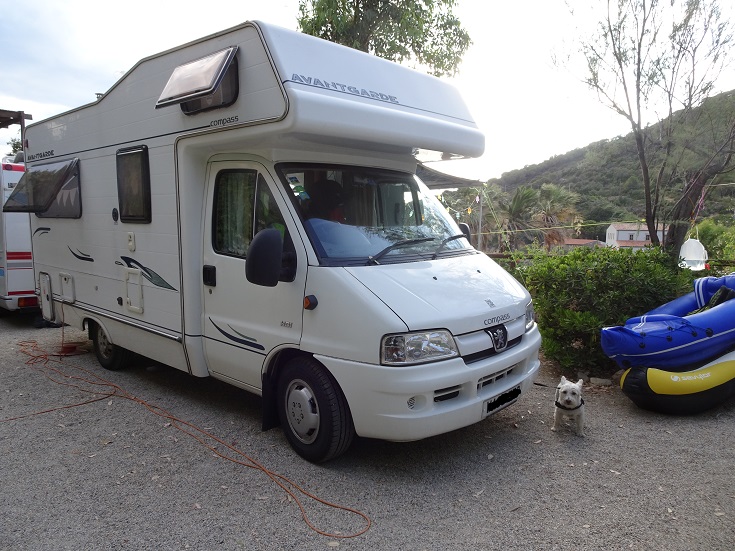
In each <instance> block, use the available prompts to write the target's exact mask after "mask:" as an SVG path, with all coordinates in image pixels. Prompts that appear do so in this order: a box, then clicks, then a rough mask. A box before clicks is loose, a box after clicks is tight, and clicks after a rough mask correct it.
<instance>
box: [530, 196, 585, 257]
mask: <svg viewBox="0 0 735 551" xmlns="http://www.w3.org/2000/svg"><path fill="white" fill-rule="evenodd" d="M578 200H579V194H577V193H575V192H574V191H570V190H567V189H564V188H563V187H560V186H557V185H555V184H542V185H541V189H540V190H539V192H538V203H537V205H536V212H535V214H534V216H533V219H534V221H535V222H536V223H537V224H538V227H539V228H540V230H541V232H542V233H543V235H544V246H545V247H546V250H547V251H548V250H551V248H552V247H554V246H558V245H563V244H564V238H565V237H566V236H567V235H568V234H569V231H568V230H566V229H564V228H563V226H565V225H569V224H571V223H572V222H573V220H574V218H575V216H576V215H577V211H576V209H575V205H576V203H577V201H578Z"/></svg>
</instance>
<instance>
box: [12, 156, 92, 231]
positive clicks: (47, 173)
mask: <svg viewBox="0 0 735 551" xmlns="http://www.w3.org/2000/svg"><path fill="white" fill-rule="evenodd" d="M79 186H80V183H79V160H78V159H70V160H65V161H54V162H51V163H44V164H40V165H34V166H31V167H29V168H28V169H27V170H26V172H25V174H23V177H22V178H21V179H20V181H19V182H18V185H17V186H15V189H14V190H13V193H12V194H11V195H10V197H9V198H8V200H7V201H6V202H5V205H4V206H3V211H4V212H35V213H36V214H38V215H39V216H46V217H55V218H79V217H80V216H81V215H82V199H81V193H80V188H79Z"/></svg>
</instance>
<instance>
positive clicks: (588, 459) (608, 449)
mask: <svg viewBox="0 0 735 551" xmlns="http://www.w3.org/2000/svg"><path fill="white" fill-rule="evenodd" d="M32 322H33V320H32V318H29V317H27V316H16V315H11V316H5V317H3V318H1V319H0V343H1V344H2V346H0V420H1V422H0V445H1V447H0V473H1V474H0V476H1V478H0V480H1V481H2V496H3V499H2V502H1V503H0V549H2V550H6V549H7V550H25V549H27V550H34V551H35V550H54V551H57V550H65V549H70V550H72V549H73V550H75V551H76V550H97V549H114V550H148V549H151V550H169V549H172V550H174V549H197V550H212V549H214V550H231V549H232V550H235V549H248V550H259V549H300V550H325V549H333V548H341V549H348V550H371V551H376V550H383V549H406V550H443V549H473V550H483V549H488V550H490V549H492V550H495V549H498V550H500V549H524V550H525V549H539V550H541V549H564V550H565V551H568V550H575V549H580V550H597V549H600V550H603V549H604V550H610V549H637V550H662V551H663V550H666V551H676V550H682V551H684V550H694V549H696V550H727V551H730V550H732V549H734V548H735V446H733V442H735V402H733V401H730V402H728V403H725V404H722V405H720V406H718V407H716V408H715V409H713V410H711V411H709V412H707V413H704V414H701V415H698V416H693V417H667V416H663V415H658V414H654V413H649V412H645V411H643V410H640V409H638V408H636V407H635V406H634V405H633V404H632V402H630V401H629V400H628V399H627V398H626V397H625V396H624V395H623V394H622V393H621V392H620V391H619V390H618V389H617V388H613V387H593V386H588V387H586V390H585V402H586V406H585V407H586V410H587V436H586V438H580V437H577V436H575V435H574V433H573V431H572V430H571V427H569V426H568V427H566V428H565V429H563V430H561V431H559V432H556V433H554V432H551V431H550V426H551V422H552V416H553V391H554V389H553V387H554V386H555V385H556V383H557V381H558V377H559V374H558V372H557V370H556V369H554V367H553V365H547V364H545V365H544V367H543V370H542V373H541V375H540V377H539V379H538V382H539V383H541V384H544V385H549V386H535V387H534V388H533V390H532V391H531V392H530V393H528V394H526V395H525V396H523V397H522V398H521V399H520V400H519V402H517V403H516V404H514V405H513V406H511V407H509V408H506V409H505V410H502V411H501V412H499V413H497V414H496V415H494V416H492V417H490V418H489V419H487V420H486V421H484V422H482V423H479V424H476V425H474V426H472V427H468V428H466V429H463V430H459V431H456V432H453V433H451V434H447V435H443V436H439V437H435V438H430V439H427V440H423V441H419V442H413V443H389V442H382V441H375V440H367V439H357V440H356V441H355V443H354V444H353V446H352V447H351V448H350V450H349V451H348V452H347V454H346V455H344V456H342V457H340V458H338V459H336V460H334V461H332V462H329V463H327V464H324V465H312V464H310V463H307V462H305V461H303V460H302V459H300V458H299V457H298V456H296V455H295V454H294V453H292V452H291V450H290V448H289V447H288V444H287V443H286V441H285V439H284V437H283V434H282V433H281V432H280V431H279V430H271V431H268V432H261V431H260V414H259V411H260V399H259V398H258V397H255V396H252V395H250V394H247V393H245V392H243V391H240V390H238V389H235V388H233V387H229V386H227V385H225V384H223V383H220V382H218V381H215V380H210V379H197V378H194V377H190V376H189V375H186V374H184V373H181V372H179V371H175V370H173V369H169V368H166V367H162V366H156V365H150V364H149V363H147V362H145V361H144V360H141V361H139V362H136V364H135V365H133V366H131V368H129V369H127V370H125V371H122V372H109V371H105V370H103V369H102V368H101V367H99V365H98V364H97V361H96V359H95V357H94V354H91V353H88V351H89V350H90V343H88V342H87V340H86V335H85V334H83V333H81V332H78V331H76V330H72V329H70V328H68V327H67V328H65V329H63V330H62V329H61V328H45V329H36V328H34V327H33V323H32ZM62 339H63V340H62ZM62 344H67V345H68V346H67V347H66V348H67V349H69V350H75V351H77V352H79V354H78V355H73V356H66V357H63V358H61V357H60V356H58V355H56V354H58V353H59V352H60V351H61V350H62ZM75 345H76V348H75ZM42 354H47V356H43V355H42ZM45 359H48V360H49V361H48V362H44V361H43V360H45ZM51 368H55V369H58V370H60V371H61V373H62V374H65V375H60V374H58V373H56V372H55V371H52V370H51ZM81 369H84V370H87V371H82V370H81ZM69 375H75V376H78V377H79V378H78V379H70V378H68V376H69ZM48 377H51V378H55V379H56V380H58V381H61V382H66V383H72V384H74V385H77V386H76V387H74V386H68V385H62V384H57V383H55V382H53V381H52V380H51V379H50V378H48ZM94 377H102V378H104V379H105V380H106V381H109V382H111V383H114V384H115V385H118V388H117V389H112V387H110V386H104V385H102V384H100V381H99V380H96V379H94ZM82 379H86V381H85V380H82ZM88 381H93V382H96V383H97V384H96V385H92V384H90V382H88ZM83 388H85V389H90V388H92V389H94V390H95V391H96V392H97V394H96V395H94V396H93V395H92V394H89V393H87V392H84V391H83V390H82V389H83ZM113 390H114V391H115V392H116V394H115V395H112V396H109V395H108V394H110V393H111V392H113ZM123 393H128V394H127V396H129V397H136V400H131V399H129V398H126V397H125V395H124V394H123ZM94 397H96V398H102V399H100V400H98V401H96V402H92V403H86V404H84V405H78V406H75V404H79V403H81V402H86V401H88V400H90V398H94ZM144 403H145V404H148V408H147V407H146V406H145V404H144ZM63 406H73V407H66V408H64V409H58V408H61V407H63ZM153 406H155V407H158V408H163V409H165V410H166V411H168V412H170V415H171V416H175V417H176V418H178V419H180V420H183V421H186V422H187V423H191V424H192V426H194V427H198V428H199V429H202V430H205V431H207V432H208V433H209V434H211V435H214V436H216V437H217V438H218V439H219V441H215V440H213V439H210V438H208V437H204V436H202V433H199V432H197V431H196V430H195V429H194V428H189V427H188V426H187V425H182V424H181V422H176V421H172V420H171V418H166V417H161V416H160V415H156V414H155V412H158V413H161V411H160V410H156V409H154V408H153ZM47 410H52V411H47ZM45 411H46V412H45ZM42 412H45V413H42ZM177 425H178V426H179V427H181V428H182V429H185V430H187V431H189V432H190V433H194V434H197V435H200V436H199V437H200V439H201V440H203V441H204V442H205V443H206V444H207V445H208V446H211V447H212V448H214V450H215V451H213V450H212V449H208V448H207V447H205V446H204V445H203V444H202V443H200V442H199V441H197V440H195V439H194V438H192V437H191V436H189V435H187V434H186V433H185V432H183V431H182V430H179V428H177ZM226 444H227V445H229V446H232V447H233V448H235V449H236V450H239V451H240V452H241V453H242V454H243V455H236V453H235V452H233V451H232V450H230V449H228V448H227V447H226ZM217 453H226V454H228V455H229V456H232V457H237V458H239V460H240V463H239V464H238V463H234V462H232V461H227V460H225V459H223V458H222V457H221V456H219V455H217ZM255 462H257V465H256V463H255ZM258 466H259V468H258ZM280 477H283V478H280ZM287 480H288V481H290V482H286V481H287ZM277 482H281V484H283V485H284V486H285V487H287V488H289V489H290V490H291V492H292V493H293V495H289V494H288V493H287V492H286V491H285V490H284V489H283V488H282V487H280V486H279V485H278V484H277ZM291 483H293V484H296V485H298V486H299V487H300V488H302V489H303V490H304V491H305V492H308V493H310V494H311V495H313V496H315V497H316V498H318V500H323V501H326V502H329V503H334V504H337V505H339V506H341V507H343V508H344V509H335V508H332V507H329V506H327V505H325V504H323V503H321V502H320V501H317V500H315V499H311V498H309V497H307V496H306V495H304V494H302V493H298V491H297V490H295V488H294V486H291V485H290V484H291ZM294 496H295V497H296V498H298V500H297V499H295V497H294ZM300 505H301V506H303V507H304V509H305V511H306V515H307V518H308V520H309V522H311V523H312V525H313V528H310V527H309V525H308V524H307V523H306V522H305V521H304V520H303V518H302V513H301V511H300V509H299V506H300ZM361 515H364V517H363V516H361ZM366 519H369V521H368V520H366ZM368 522H369V529H367V531H365V532H364V533H362V534H361V535H357V536H355V537H344V536H351V535H353V534H357V533H359V532H362V531H363V530H364V529H365V528H366V527H367V525H368ZM318 531H321V532H323V533H326V534H323V533H319V532H318Z"/></svg>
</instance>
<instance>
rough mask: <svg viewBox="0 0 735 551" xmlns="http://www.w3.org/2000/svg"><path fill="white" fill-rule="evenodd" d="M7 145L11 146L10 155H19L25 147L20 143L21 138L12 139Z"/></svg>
mask: <svg viewBox="0 0 735 551" xmlns="http://www.w3.org/2000/svg"><path fill="white" fill-rule="evenodd" d="M7 144H8V145H9V146H10V154H11V155H14V154H16V153H18V151H22V150H23V146H22V145H21V143H20V138H10V140H9V141H8V142H7Z"/></svg>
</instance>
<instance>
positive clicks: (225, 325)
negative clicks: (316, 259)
mask: <svg viewBox="0 0 735 551" xmlns="http://www.w3.org/2000/svg"><path fill="white" fill-rule="evenodd" d="M207 174H208V177H207V178H208V181H207V202H206V207H205V208H206V215H205V216H206V219H205V224H204V228H205V229H204V240H203V270H202V288H203V294H204V299H203V304H204V311H203V318H204V319H203V320H202V326H203V332H204V343H205V344H204V346H205V353H206V357H207V362H208V367H209V370H210V372H212V373H213V374H214V375H216V376H220V377H224V378H227V379H230V380H232V381H236V382H237V383H238V384H239V385H240V386H247V387H252V388H253V389H255V390H257V389H260V388H261V386H262V385H261V372H262V369H263V366H264V361H265V358H266V356H267V355H268V353H270V352H271V351H272V350H274V349H275V348H278V347H282V346H298V345H299V342H300V339H301V328H302V315H303V297H304V283H305V278H306V267H305V262H304V260H305V259H304V254H305V253H304V252H303V250H302V251H301V252H300V253H299V252H298V251H296V249H295V248H294V240H293V239H292V237H291V234H292V232H290V231H289V226H290V227H291V228H293V227H294V226H293V224H294V221H293V217H290V216H288V215H287V216H284V213H288V210H287V205H286V202H285V199H284V197H283V194H282V193H280V190H279V189H278V188H277V187H276V183H275V182H274V181H273V179H272V178H271V177H270V175H269V174H268V173H267V171H266V170H265V167H263V165H260V164H259V163H255V162H212V163H210V166H209V170H208V171H207ZM287 221H288V222H289V223H287ZM268 227H271V228H277V229H279V230H280V231H281V234H282V236H283V242H284V250H285V251H286V253H287V254H286V255H285V257H286V258H287V259H288V263H289V264H288V266H285V268H287V269H284V277H285V279H289V280H288V281H285V280H283V279H284V277H282V280H281V281H279V282H278V284H277V285H276V286H275V287H262V286H259V285H254V284H252V283H250V282H248V281H247V279H246V278H245V264H246V262H247V261H248V260H247V250H248V246H249V245H250V242H251V241H252V239H253V236H254V235H255V234H256V233H257V232H258V231H260V230H262V229H265V228H268Z"/></svg>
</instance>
